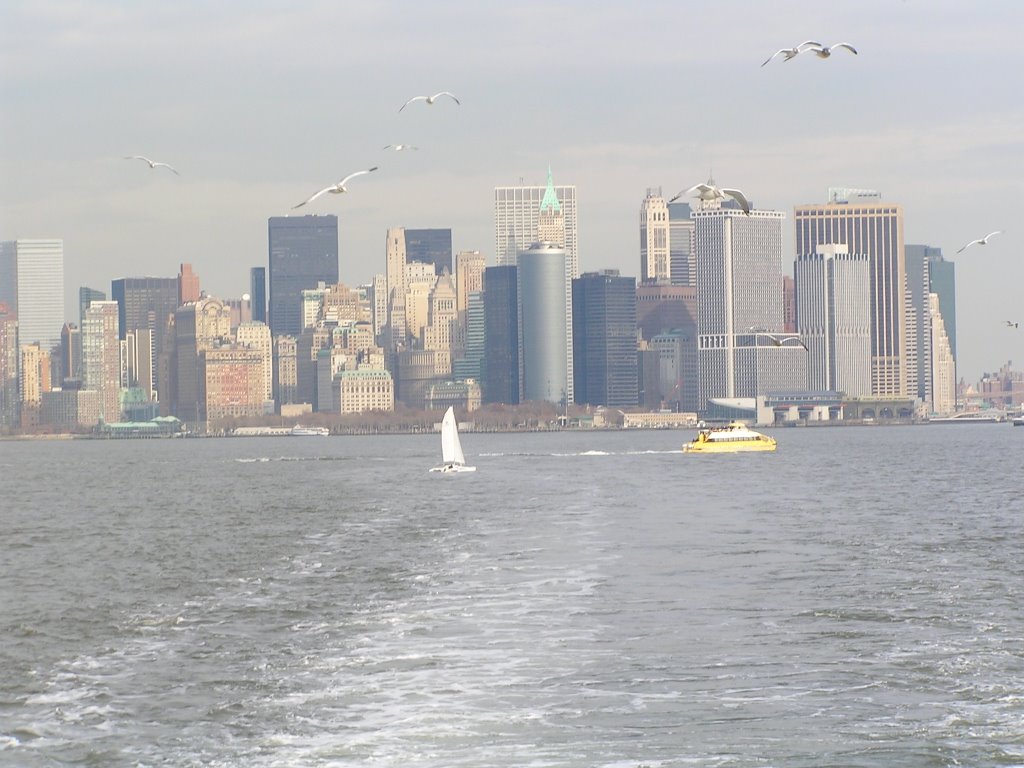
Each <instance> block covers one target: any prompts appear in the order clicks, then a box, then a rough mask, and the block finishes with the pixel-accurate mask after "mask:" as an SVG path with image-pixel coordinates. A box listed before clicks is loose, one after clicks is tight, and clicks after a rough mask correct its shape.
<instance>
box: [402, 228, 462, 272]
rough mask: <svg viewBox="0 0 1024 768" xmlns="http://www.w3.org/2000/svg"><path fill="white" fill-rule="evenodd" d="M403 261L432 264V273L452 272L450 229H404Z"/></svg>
mask: <svg viewBox="0 0 1024 768" xmlns="http://www.w3.org/2000/svg"><path fill="white" fill-rule="evenodd" d="M405 261H406V263H410V262H413V261H418V262H420V263H421V264H433V265H434V274H435V275H440V274H441V273H442V272H444V270H446V269H447V270H448V274H454V273H453V272H452V231H451V230H450V229H406V230H405Z"/></svg>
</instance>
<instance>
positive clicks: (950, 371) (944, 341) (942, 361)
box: [928, 293, 956, 414]
mask: <svg viewBox="0 0 1024 768" xmlns="http://www.w3.org/2000/svg"><path fill="white" fill-rule="evenodd" d="M940 304H941V299H940V298H939V295H938V294H937V293H929V294H928V309H929V312H930V314H931V323H930V324H929V327H930V328H931V332H932V338H931V350H932V354H931V364H932V370H931V376H932V400H931V403H930V406H931V411H932V413H942V414H951V413H953V411H955V410H956V360H955V359H954V358H953V350H952V347H951V346H950V343H949V342H950V337H949V334H948V333H947V331H946V324H945V320H944V318H943V315H942V308H941V306H940Z"/></svg>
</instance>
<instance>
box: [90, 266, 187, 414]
mask: <svg viewBox="0 0 1024 768" xmlns="http://www.w3.org/2000/svg"><path fill="white" fill-rule="evenodd" d="M183 266H187V265H183ZM197 286H198V282H197ZM83 290H84V289H83ZM180 295H181V280H180V279H179V278H177V277H122V278H119V279H117V280H112V281H111V282H110V297H111V299H113V300H114V301H116V302H117V307H118V326H119V332H120V334H121V339H122V340H124V339H126V338H127V337H128V334H129V333H132V334H135V338H136V341H137V342H140V343H143V344H147V345H150V348H149V349H148V350H143V354H142V355H141V357H140V360H141V363H140V364H142V365H146V366H148V368H149V370H147V371H143V372H140V374H139V380H140V381H145V382H151V383H152V385H153V386H152V387H151V388H150V389H148V390H146V391H147V394H151V393H152V392H153V391H159V395H158V397H159V399H161V400H163V399H164V397H165V396H166V395H167V394H168V393H167V392H164V391H162V389H166V388H167V381H166V380H163V381H160V380H159V377H158V376H157V361H158V360H160V358H161V355H163V354H165V353H166V352H169V351H170V350H169V349H168V347H169V346H170V339H169V338H168V335H167V331H166V329H167V324H168V322H169V320H170V318H172V317H173V316H174V311H175V310H176V309H177V308H178V297H179V296H180ZM140 331H148V333H140ZM144 388H145V387H144Z"/></svg>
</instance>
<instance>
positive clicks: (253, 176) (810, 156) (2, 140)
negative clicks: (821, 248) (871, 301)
mask: <svg viewBox="0 0 1024 768" xmlns="http://www.w3.org/2000/svg"><path fill="white" fill-rule="evenodd" d="M1022 30H1024V3H1020V2H1016V1H1015V0H1005V1H1004V2H963V1H962V0H956V1H954V0H948V1H947V0H941V1H938V2H935V1H932V0H929V1H927V2H926V1H925V0H907V1H906V2H894V1H893V0H879V1H877V2H871V1H867V2H857V3H839V2H822V0H814V1H811V0H808V1H806V2H777V1H773V2H770V3H767V2H729V3H725V2H717V3H716V2H688V1H683V0H677V1H676V2H631V3H615V4H614V5H612V4H610V3H604V2H595V0H587V1H586V2H554V1H553V0H547V1H546V2H535V0H520V1H519V2H516V3H506V4H504V7H498V6H497V4H492V3H481V2H467V1H464V0H431V2H411V1H410V2H394V1H388V0H373V1H372V2H360V1H359V0H344V1H343V2H339V1H338V0H327V1H324V2H321V1H320V0H306V1H305V2H301V3H296V2H289V3H284V2H268V1H261V0H245V1H244V2H243V1H241V0H238V1H228V2H213V3H211V2H208V0H202V1H200V0H177V1H176V2H164V3H158V2H136V1H135V0H123V1H121V2H115V1H114V0H90V2H80V1H72V0H68V1H66V2H58V1H56V0H30V1H27V2H18V1H14V2H11V1H10V0H8V1H7V2H4V3H2V4H0V239H14V238H18V237H60V238H63V239H64V252H65V280H66V284H67V293H68V307H69V317H74V316H76V315H77V309H72V308H74V307H76V304H75V296H76V295H77V289H78V287H79V286H81V285H89V286H91V287H95V288H99V289H101V290H104V291H107V292H109V290H110V281H111V280H112V279H115V278H118V277H129V276H143V275H155V276H168V277H169V276H173V275H175V274H177V269H178V264H179V263H180V262H183V261H187V262H191V263H192V264H193V265H194V268H195V270H196V272H197V273H198V274H199V276H200V278H201V281H202V286H203V287H204V288H205V289H206V290H208V291H209V292H210V293H212V294H214V295H217V296H221V297H237V296H240V295H241V294H242V293H244V292H246V291H248V279H249V268H250V267H252V266H265V265H266V263H267V218H268V217H270V216H278V215H284V214H287V213H289V212H290V208H291V206H293V205H295V204H296V203H298V202H300V201H301V200H304V199H306V198H307V197H308V196H309V195H311V194H312V193H313V192H315V191H317V190H319V189H321V188H322V187H325V186H327V185H328V184H331V183H333V182H335V181H337V180H338V179H340V178H341V177H342V176H345V175H347V174H348V173H350V172H351V171H354V170H358V169H361V168H366V167H369V166H371V165H379V166H380V170H379V171H378V172H377V173H374V174H372V175H370V176H362V177H359V178H357V179H355V180H353V182H352V183H351V185H350V190H351V192H350V194H348V195H340V196H338V195H324V196H322V197H321V198H319V199H318V200H316V201H315V202H314V203H312V204H310V205H309V206H307V207H305V208H303V209H300V210H299V211H297V212H296V213H299V214H301V213H303V212H310V213H335V214H337V215H338V217H339V230H340V250H341V279H342V280H343V281H345V282H346V283H349V284H357V283H361V282H367V281H369V280H370V278H371V277H372V276H373V274H374V273H377V272H383V271H384V239H385V231H386V229H387V228H388V227H392V226H406V227H451V228H452V230H453V240H454V246H455V249H456V250H463V249H473V250H480V251H481V252H483V253H484V254H485V255H486V256H487V259H488V264H493V263H494V253H493V251H494V214H493V200H494V187H495V186H501V185H506V184H517V183H520V180H522V181H524V182H525V183H528V184H542V183H543V182H544V179H545V175H546V171H547V166H548V164H550V165H551V167H552V169H553V171H554V178H555V182H556V184H575V185H576V187H577V198H578V204H579V244H580V246H579V251H580V254H579V258H580V269H581V271H589V270H596V269H607V268H617V269H620V270H621V271H622V273H623V274H626V275H631V276H638V275H639V271H640V256H639V210H640V203H641V201H642V199H643V197H644V194H645V192H646V189H647V188H648V187H659V186H660V187H662V189H663V191H664V192H665V194H666V195H672V194H675V193H676V192H677V191H679V190H680V189H682V188H684V187H688V186H691V185H693V184H695V183H697V182H700V181H704V180H705V179H706V178H707V176H708V173H709V171H711V170H713V172H714V176H715V179H716V180H717V181H718V182H719V183H720V184H722V185H725V186H732V187H738V188H740V189H743V190H744V191H745V192H746V193H747V196H748V197H749V198H750V199H751V200H752V201H753V203H754V205H755V206H756V207H759V208H770V209H776V210H781V211H784V212H786V214H787V220H786V225H785V232H786V242H787V249H788V251H789V254H788V255H787V265H786V271H787V272H790V273H791V272H792V264H791V260H792V253H791V251H792V242H793V235H792V232H793V222H792V214H793V206H794V205H798V204H802V203H816V202H824V201H825V196H826V191H827V188H828V187H830V186H849V187H864V188H871V189H878V190H880V191H881V192H882V194H883V196H884V199H885V200H888V201H893V202H898V203H901V204H902V205H903V206H904V209H905V215H906V236H907V242H908V243H926V244H929V245H934V246H939V247H941V248H942V249H943V252H944V254H945V255H946V256H947V258H952V259H953V260H954V261H955V262H956V264H957V304H958V306H957V313H958V316H957V323H958V327H957V333H958V343H957V346H958V351H959V354H960V360H959V372H960V374H961V375H962V376H964V377H966V378H967V380H968V381H969V382H974V381H976V380H977V378H978V377H979V376H980V375H981V373H982V372H983V371H994V370H996V369H997V368H998V367H999V366H1000V365H1002V364H1004V363H1005V362H1006V361H1007V360H1013V361H1014V362H1015V363H1016V366H1017V368H1018V369H1020V368H1021V367H1024V329H1022V330H1019V331H1014V330H1011V329H1008V328H1007V327H1006V326H1005V324H1004V321H1005V320H1008V319H1012V320H1020V321H1022V323H1024V301H1022V298H1021V297H1022V295H1024V254H1022V244H1024V225H1021V224H1019V222H1020V214H1019V213H1018V214H1013V213H1012V211H1013V210H1016V206H1017V205H1018V204H1019V203H1020V201H1021V200H1022V199H1024V86H1022V85H1021V78H1022V76H1024V52H1022V46H1021V44H1020V33H1021V31H1022ZM808 38H813V39H816V40H820V41H821V42H823V43H826V44H830V43H835V42H840V41H846V42H850V43H851V44H853V45H854V46H856V47H857V49H858V50H859V51H860V55H858V56H852V55H849V54H848V53H847V52H846V51H839V52H837V53H835V54H834V55H833V56H832V58H830V59H827V60H823V61H822V60H818V59H817V58H815V57H813V56H811V55H805V56H801V57H799V58H797V59H794V60H793V61H790V62H783V61H782V60H781V57H780V58H779V59H776V60H775V61H773V62H772V63H771V64H769V65H768V66H766V67H763V68H762V67H761V62H762V61H764V60H765V59H766V58H767V57H768V56H770V55H771V54H772V53H774V52H775V51H776V50H778V49H779V48H782V47H788V46H791V45H796V44H797V43H799V42H801V41H803V40H806V39H808ZM439 90H450V91H452V92H454V93H455V94H457V95H458V96H459V98H460V99H461V101H462V105H461V106H457V105H455V104H454V103H452V102H444V103H442V102H439V103H438V104H435V105H433V106H431V107H427V106H425V105H423V104H422V103H417V104H413V105H410V107H409V108H408V109H406V110H405V111H403V112H401V113H399V111H398V109H399V107H400V106H401V105H402V104H403V102H405V101H406V99H408V98H410V97H411V96H415V95H418V94H428V93H434V92H435V91H439ZM398 142H405V143H412V144H414V145H416V146H418V147H419V148H420V149H419V150H418V151H416V152H401V153H393V152H385V151H383V150H382V149H381V148H382V147H383V146H384V145H385V144H389V143H398ZM132 154H143V155H148V156H150V157H153V158H155V159H158V160H164V161H166V162H168V163H171V164H172V165H174V166H175V167H176V168H177V169H178V170H179V171H180V172H181V176H180V177H179V176H174V175H173V174H170V173H168V172H166V171H160V170H157V171H150V170H149V169H148V168H147V167H146V166H145V165H143V164H142V163H139V162H137V161H136V162H129V161H127V160H123V159H121V158H122V156H124V155H132ZM995 229H1003V230H1005V233H1004V234H1003V235H1001V236H997V237H995V238H993V239H992V242H991V243H990V244H989V245H988V246H987V247H984V248H978V247H974V248H971V249H970V250H968V251H966V252H965V253H963V254H960V255H959V256H958V255H956V253H955V252H956V250H957V248H959V247H960V246H962V245H963V244H964V243H966V242H968V241H969V240H972V239H974V238H978V237H981V236H982V235H984V234H986V233H988V232H990V231H992V230H995Z"/></svg>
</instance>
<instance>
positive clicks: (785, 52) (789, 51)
mask: <svg viewBox="0 0 1024 768" xmlns="http://www.w3.org/2000/svg"><path fill="white" fill-rule="evenodd" d="M805 45H815V46H818V47H819V48H820V47H821V43H819V42H818V41H817V40H804V41H803V42H802V43H800V45H798V46H797V47H796V48H779V50H777V51H776V52H775V53H773V54H772V55H771V56H769V57H768V58H767V59H765V61H764V64H767V63H768V62H769V61H771V60H772V59H774V58H775V57H776V56H778V55H780V54H781V55H782V56H785V57H786V58H785V59H783V61H789V60H790V59H792V58H793V57H794V56H796V55H797V54H798V53H800V52H801V51H802V50H803V47H804V46H805ZM764 64H762V65H761V66H762V67H763V66H764Z"/></svg>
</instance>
